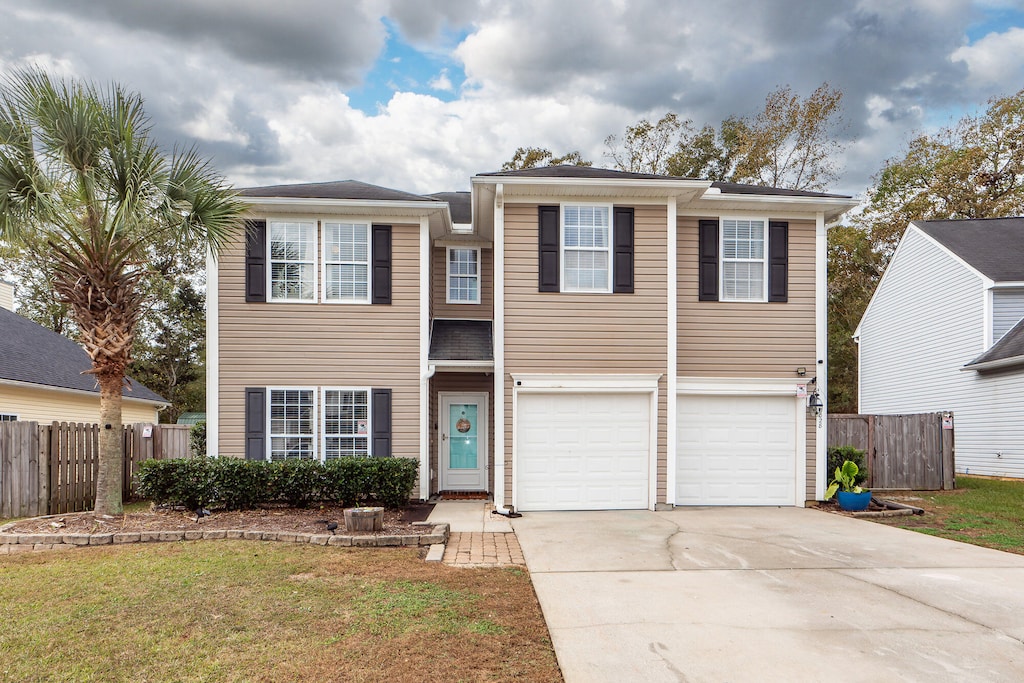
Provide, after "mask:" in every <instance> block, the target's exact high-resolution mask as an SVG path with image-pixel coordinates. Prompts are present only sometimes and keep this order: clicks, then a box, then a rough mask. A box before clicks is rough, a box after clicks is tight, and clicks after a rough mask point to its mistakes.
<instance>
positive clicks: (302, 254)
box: [269, 221, 316, 301]
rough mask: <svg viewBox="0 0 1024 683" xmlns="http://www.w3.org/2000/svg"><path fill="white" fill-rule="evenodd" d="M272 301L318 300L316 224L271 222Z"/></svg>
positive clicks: (307, 222) (308, 222) (310, 222)
mask: <svg viewBox="0 0 1024 683" xmlns="http://www.w3.org/2000/svg"><path fill="white" fill-rule="evenodd" d="M269 231H270V298H271V299H272V300H274V301H316V223H314V222H312V221H287V222H286V221H271V222H270V225H269Z"/></svg>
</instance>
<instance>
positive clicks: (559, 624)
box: [513, 508, 1024, 683]
mask: <svg viewBox="0 0 1024 683" xmlns="http://www.w3.org/2000/svg"><path fill="white" fill-rule="evenodd" d="M513 524H514V527H515V530H516V535H517V536H518V537H519V542H520V544H521V545H522V548H523V552H524V555H525V557H526V563H527V566H528V567H529V569H530V572H531V575H532V577H533V584H534V586H535V588H536V591H537V596H538V598H539V599H540V604H541V607H542V608H543V610H544V616H545V618H546V619H547V623H548V627H549V629H550V630H551V637H552V639H553V641H554V645H555V651H556V653H557V654H558V662H559V664H560V665H561V667H562V672H563V674H564V675H565V680H566V681H567V682H568V683H575V682H578V681H579V682H583V681H586V682H587V683H596V682H598V681H616V682H622V681H689V682H696V681H715V682H720V681H787V682H788V681H824V680H828V681H871V682H872V683H879V682H880V681H956V682H957V683H962V682H964V681H1014V682H1017V681H1022V680H1024V556H1021V555H1013V554H1010V553H1002V552H999V551H995V550H987V549H985V548H978V547H975V546H971V545H966V544H962V543H956V542H954V541H947V540H944V539H940V538H933V537H930V536H926V535H924V534H919V533H915V532H911V531H903V530H900V529H894V528H891V527H886V526H882V525H880V524H873V523H871V522H867V521H861V520H856V519H851V518H847V517H841V516H839V515H832V514H828V513H824V512H819V511H816V510H811V509H798V508H693V509H686V510H676V511H672V512H642V511H629V512H545V513H538V512H534V513H527V514H525V515H524V516H523V517H522V518H520V519H516V520H514V522H513Z"/></svg>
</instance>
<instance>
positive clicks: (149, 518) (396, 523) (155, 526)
mask: <svg viewBox="0 0 1024 683" xmlns="http://www.w3.org/2000/svg"><path fill="white" fill-rule="evenodd" d="M433 508H434V506H433V505H432V504H416V505H410V506H408V507H405V508H402V509H398V510H384V528H383V529H382V530H381V531H379V532H358V531H347V530H346V529H345V512H344V508H341V507H337V506H324V507H313V508H308V509H299V508H290V507H285V506H280V507H267V508H263V509H259V510H230V511H229V510H214V511H213V512H212V513H211V514H210V516H209V517H203V518H200V519H199V521H196V515H195V513H194V512H187V511H185V510H181V509H177V510H172V509H166V508H157V507H152V508H151V509H149V510H147V511H143V512H128V513H126V514H123V515H114V516H108V517H102V516H98V515H95V514H93V513H91V512H76V513H69V514H65V515H50V516H48V517H34V518H31V519H23V520H20V521H18V522H15V523H14V525H13V526H12V527H11V528H9V529H6V531H7V533H15V534H49V533H52V534H55V535H56V534H68V533H72V534H73V533H82V534H99V533H118V532H131V531H178V530H186V531H187V530H189V529H206V530H214V529H218V530H219V529H241V530H243V531H294V532H299V533H318V534H323V533H328V532H327V524H326V522H337V523H338V528H337V531H336V533H339V534H345V535H348V536H372V535H409V534H429V533H430V531H431V527H430V526H425V525H414V524H413V523H414V522H423V521H425V520H426V518H427V516H428V515H430V511H431V510H432V509H433ZM325 520H326V522H325Z"/></svg>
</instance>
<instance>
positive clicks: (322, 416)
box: [320, 387, 373, 462]
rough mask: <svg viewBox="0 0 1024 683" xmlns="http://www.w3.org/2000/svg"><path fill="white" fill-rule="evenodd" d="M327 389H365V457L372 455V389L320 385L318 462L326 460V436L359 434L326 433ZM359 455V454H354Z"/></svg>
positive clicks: (358, 436)
mask: <svg viewBox="0 0 1024 683" xmlns="http://www.w3.org/2000/svg"><path fill="white" fill-rule="evenodd" d="M328 391H365V392H366V435H365V438H366V457H373V389H372V388H371V387H321V389H320V406H321V408H322V409H321V410H320V446H321V448H320V462H326V461H327V437H328V436H331V437H335V436H337V437H342V438H345V437H353V436H354V437H356V438H362V435H360V434H328V433H327V392H328ZM356 457H361V456H356Z"/></svg>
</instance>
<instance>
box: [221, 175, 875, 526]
mask: <svg viewBox="0 0 1024 683" xmlns="http://www.w3.org/2000/svg"><path fill="white" fill-rule="evenodd" d="M242 194H243V195H244V196H245V197H246V198H247V200H248V201H249V202H250V204H251V207H252V208H251V221H250V224H249V225H250V231H249V238H248V239H247V240H241V239H240V240H239V241H238V242H237V243H236V244H235V245H234V246H233V247H232V248H230V249H228V250H227V251H226V252H225V253H223V254H222V255H221V256H220V258H219V260H218V261H216V262H211V264H210V269H209V294H208V307H209V312H208V318H207V319H208V328H209V329H208V377H209V380H208V395H207V400H208V430H209V438H210V445H209V449H210V452H211V453H218V454H220V455H226V456H239V457H241V456H244V457H247V458H255V459H272V460H273V459H282V458H293V457H306V458H318V459H327V458H332V457H337V456H339V455H350V454H355V455H370V456H374V457H381V456H399V457H410V458H416V459H417V460H418V461H419V463H420V477H419V483H418V489H417V493H416V495H417V496H418V497H420V498H426V497H428V496H430V495H433V494H436V493H439V492H467V491H472V492H490V493H491V494H492V495H493V496H494V500H495V504H496V505H497V506H498V507H500V508H503V509H508V508H514V509H516V510H521V511H528V510H560V509H564V510H580V509H613V508H625V509H629V508H636V509H654V508H656V507H667V506H671V505H803V504H804V502H805V501H806V500H809V499H816V498H820V497H821V496H822V493H823V491H824V487H825V479H824V476H825V473H824V462H825V450H824V449H825V439H824V420H823V419H820V417H819V416H818V415H816V414H814V413H813V412H811V411H809V410H808V408H807V405H808V396H809V395H813V396H815V397H821V396H825V395H826V393H825V386H824V384H825V375H826V368H825V358H826V353H825V339H826V333H825V230H826V226H827V225H828V224H830V223H832V222H834V221H835V220H836V219H837V218H838V217H839V216H840V215H841V214H842V213H843V212H845V211H846V210H848V209H849V208H851V207H853V206H854V205H855V202H853V201H852V200H851V199H850V198H849V197H844V196H838V195H828V194H821V193H811V192H795V191H789V190H779V189H770V188H763V187H753V186H746V185H735V184H730V183H712V182H710V181H705V180H691V179H684V178H675V177H667V176H658V175H648V174H639V173H623V172H618V171H611V170H606V169H596V168H587V167H576V166H554V167H548V168H539V169H529V170H522V171H508V172H499V173H484V174H480V175H477V176H475V177H473V178H472V179H471V192H468V193H463V192H453V193H440V194H436V195H430V196H419V195H413V194H408V193H404V192H399V191H396V190H388V189H384V188H380V187H376V186H372V185H366V184H364V183H359V182H354V181H345V182H336V183H319V184H305V185H287V186H276V187H263V188H252V189H248V190H244V191H243V192H242ZM815 379H816V380H817V381H816V383H815V381H814V380H815Z"/></svg>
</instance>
